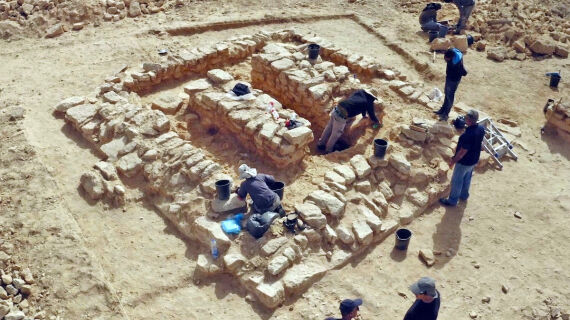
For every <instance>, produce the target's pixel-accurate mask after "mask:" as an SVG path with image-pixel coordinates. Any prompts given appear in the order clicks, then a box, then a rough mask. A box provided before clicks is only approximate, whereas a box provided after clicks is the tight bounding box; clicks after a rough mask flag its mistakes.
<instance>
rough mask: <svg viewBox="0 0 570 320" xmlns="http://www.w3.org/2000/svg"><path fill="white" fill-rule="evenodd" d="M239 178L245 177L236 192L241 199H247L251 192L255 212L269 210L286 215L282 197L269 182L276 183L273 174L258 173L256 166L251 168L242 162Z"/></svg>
mask: <svg viewBox="0 0 570 320" xmlns="http://www.w3.org/2000/svg"><path fill="white" fill-rule="evenodd" d="M238 172H239V178H240V179H245V180H244V181H243V182H242V183H241V185H240V186H239V188H238V189H237V191H236V193H237V195H238V198H239V199H240V200H242V201H243V200H245V197H247V195H248V194H249V196H250V197H251V200H253V205H252V209H253V212H254V213H265V212H268V211H271V212H277V213H279V215H281V216H284V215H285V211H284V210H283V207H282V206H281V199H279V196H278V195H277V193H275V192H274V191H273V190H271V189H270V188H269V186H268V184H274V183H275V182H276V181H275V178H273V176H270V175H267V174H262V173H257V170H256V169H255V168H250V167H249V166H248V165H247V164H245V163H244V164H242V165H241V166H239V168H238Z"/></svg>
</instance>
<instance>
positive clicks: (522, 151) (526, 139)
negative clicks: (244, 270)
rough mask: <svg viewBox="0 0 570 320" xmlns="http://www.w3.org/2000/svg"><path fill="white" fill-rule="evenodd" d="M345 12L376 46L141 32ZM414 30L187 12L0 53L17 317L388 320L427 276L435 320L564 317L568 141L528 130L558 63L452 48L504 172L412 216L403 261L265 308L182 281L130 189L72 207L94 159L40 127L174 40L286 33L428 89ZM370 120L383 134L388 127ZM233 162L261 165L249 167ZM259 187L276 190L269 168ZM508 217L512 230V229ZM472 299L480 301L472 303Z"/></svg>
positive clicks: (383, 247) (249, 8)
mask: <svg viewBox="0 0 570 320" xmlns="http://www.w3.org/2000/svg"><path fill="white" fill-rule="evenodd" d="M347 11H352V12H355V13H356V14H357V15H358V16H359V17H361V18H362V19H363V20H365V21H368V22H371V23H373V24H374V26H375V28H376V29H375V30H376V31H377V32H379V33H380V34H382V35H383V36H384V37H385V38H384V39H382V38H379V37H376V36H374V35H372V34H370V33H369V32H367V30H365V29H363V28H362V27H361V26H360V25H358V24H356V23H355V22H354V21H352V20H349V19H336V20H320V21H307V22H306V23H296V22H290V23H287V22H285V23H278V24H269V25H251V26H247V27H241V28H233V29H227V30H216V31H207V32H203V33H199V34H194V35H189V36H177V37H176V36H168V35H164V34H156V33H151V32H148V30H150V29H152V30H162V29H163V28H165V27H168V26H170V25H174V24H178V23H182V22H187V21H188V20H190V17H191V20H192V21H193V23H206V22H211V21H216V20H231V19H237V18H239V19H248V18H259V17H264V16H268V15H271V16H276V17H279V16H283V17H291V16H292V17H294V16H297V15H299V14H333V13H346V12H347ZM416 21H417V17H416V16H413V15H410V14H406V13H402V12H399V11H398V10H397V6H396V5H395V4H394V3H393V1H387V0H386V1H366V2H364V1H356V2H354V3H348V2H345V1H325V2H322V3H315V2H312V1H259V2H246V1H227V2H226V1H223V2H222V1H200V2H192V3H191V5H188V6H186V7H182V8H177V9H171V10H167V11H166V13H159V14H157V15H152V16H146V17H144V18H141V19H138V21H134V20H132V19H125V20H122V21H119V22H116V23H103V24H102V25H101V26H99V27H92V26H88V27H87V28H85V29H84V30H82V31H80V32H74V33H72V32H68V33H65V34H63V35H62V36H60V37H58V38H55V39H36V38H28V39H21V40H17V41H11V42H8V41H2V42H0V56H1V57H2V59H1V64H0V122H1V124H0V146H1V149H0V161H1V164H2V165H1V167H0V226H1V227H0V236H1V238H2V249H3V250H5V251H8V252H7V253H8V254H9V255H11V260H12V261H13V263H17V264H19V265H21V266H24V267H29V268H30V269H31V270H32V272H33V273H34V275H35V277H36V278H37V281H38V284H37V287H38V292H41V296H36V297H35V298H31V305H32V308H31V310H36V309H41V310H45V311H46V313H47V315H48V316H58V317H59V318H60V319H198V318H201V319H239V318H251V319H273V318H275V319H322V318H324V317H326V316H330V315H333V314H335V315H337V311H338V302H339V300H340V299H343V298H349V297H350V298H354V297H361V298H363V300H364V305H363V306H362V308H361V314H362V318H363V319H378V318H382V319H399V318H402V317H403V314H404V313H405V311H406V309H407V308H408V307H409V305H411V303H412V301H413V296H412V294H411V293H410V292H409V290H408V289H407V287H408V285H409V284H410V283H412V282H413V281H415V280H416V279H417V278H419V277H421V276H424V275H428V276H432V277H434V278H435V279H436V280H437V282H438V286H439V290H440V292H441V294H442V304H441V309H440V317H439V319H442V320H446V319H468V318H470V313H472V315H474V314H473V313H476V314H477V319H550V318H549V317H546V318H541V317H540V315H541V314H543V313H545V312H550V311H551V309H555V307H559V308H560V309H561V310H562V311H565V312H566V313H568V312H569V311H570V305H569V301H570V300H569V299H568V297H569V296H570V271H569V270H570V269H569V268H568V267H567V265H568V264H569V263H570V253H569V252H570V250H569V249H570V247H569V243H570V232H568V219H569V214H570V146H569V145H568V144H567V143H565V142H563V141H562V140H561V139H559V138H558V137H556V136H554V135H549V134H546V135H541V133H540V128H541V126H542V125H543V123H544V117H543V114H542V106H543V105H544V103H545V102H546V100H547V99H548V98H554V99H558V98H563V97H564V98H566V99H568V98H569V97H570V95H569V94H568V90H569V88H570V85H569V82H568V80H566V79H564V78H563V79H562V82H561V84H560V87H559V90H558V91H553V90H551V89H550V88H549V87H548V86H547V82H548V80H547V79H546V78H545V77H544V73H545V72H548V71H554V70H570V68H569V66H570V60H568V59H565V60H564V59H558V58H552V59H544V60H541V61H532V60H526V61H522V62H521V61H514V60H509V61H506V62H503V63H495V62H492V61H491V60H487V59H486V57H485V53H479V52H476V51H474V50H470V51H469V52H468V54H466V55H465V65H466V68H467V69H468V70H469V75H468V76H467V77H466V78H465V79H464V80H463V81H462V83H461V85H460V87H459V90H458V94H457V96H456V101H458V102H464V103H466V104H468V105H470V106H474V107H476V108H478V109H480V110H483V111H485V112H486V113H488V114H490V115H491V116H493V117H494V118H505V119H510V120H513V121H516V122H517V123H518V124H519V127H520V131H521V135H520V137H518V138H517V139H516V141H517V142H518V144H516V147H515V151H516V152H517V153H518V154H519V159H518V161H513V160H507V161H505V167H504V169H503V170H502V171H499V170H493V169H490V170H486V171H484V172H477V173H476V175H475V176H474V178H473V184H472V192H471V194H472V196H471V197H470V199H469V202H468V203H466V204H462V205H460V206H458V207H457V208H454V209H445V208H442V207H439V206H436V207H433V208H431V209H429V210H428V211H427V212H426V213H425V214H424V215H423V216H422V217H421V218H419V219H417V220H416V221H414V222H413V223H412V224H411V225H410V226H409V228H410V229H411V230H412V231H413V232H414V235H413V238H412V241H411V244H410V247H409V249H408V251H407V255H406V254H402V253H399V252H395V251H393V250H392V247H393V240H392V238H388V239H387V240H386V241H384V242H383V243H381V244H379V245H377V246H376V247H374V249H372V250H370V251H369V252H367V253H366V254H365V255H363V256H362V257H361V258H360V259H357V260H355V261H352V262H351V263H350V264H348V265H347V266H345V267H344V268H342V269H341V270H336V271H333V272H329V273H328V274H327V275H326V276H325V277H324V278H323V279H321V280H320V281H319V282H317V283H316V284H315V285H313V286H312V287H311V288H310V289H309V290H308V291H307V292H306V293H305V294H303V295H302V296H301V297H300V298H299V299H296V300H295V301H288V302H287V303H286V304H285V305H283V306H282V307H280V308H278V309H276V310H274V311H270V310H266V309H264V308H263V307H261V306H260V305H258V304H257V303H254V302H253V303H249V302H247V301H246V299H245V295H246V292H245V291H243V289H240V286H239V285H238V284H237V283H236V282H235V280H233V279H232V278H230V277H229V276H228V277H225V276H220V277H217V278H214V279H209V280H207V281H202V282H200V283H198V284H197V283H195V282H194V281H193V273H194V268H195V258H196V255H197V254H198V253H199V252H201V251H200V250H202V249H201V248H197V247H195V246H194V245H193V243H191V242H189V241H186V240H185V239H184V238H182V237H181V236H180V235H179V234H178V233H177V232H176V231H175V229H174V228H173V227H172V226H170V225H169V224H168V223H167V222H166V220H164V219H162V218H161V217H160V216H159V215H158V214H157V213H156V212H155V211H154V210H153V209H152V208H151V207H150V206H148V205H147V204H146V203H145V201H144V199H143V196H142V194H141V195H138V196H136V195H135V196H134V198H135V199H138V201H132V202H128V203H127V205H126V207H125V208H124V209H112V208H107V207H105V206H104V205H101V204H95V203H89V202H88V201H86V199H85V198H83V196H82V193H81V192H80V190H79V189H78V183H79V177H80V176H81V174H82V173H83V172H85V171H86V170H87V169H89V168H90V166H91V165H92V164H93V163H95V162H96V160H97V156H96V155H95V154H93V153H92V152H91V149H90V148H89V146H88V144H87V143H86V142H85V141H84V140H83V139H82V138H81V137H80V136H79V135H78V134H77V133H76V132H74V131H73V130H72V129H71V128H69V127H68V126H66V125H64V121H63V120H62V119H57V118H55V117H54V116H53V115H52V113H51V111H52V108H53V106H54V105H55V104H56V103H57V102H59V101H60V100H62V99H64V98H67V97H69V96H74V95H86V94H88V93H90V92H92V91H93V90H94V89H95V88H96V87H97V85H98V84H100V83H102V82H103V80H104V78H105V77H106V76H107V75H110V74H113V73H115V72H117V71H118V70H119V69H120V68H121V67H122V66H123V65H125V64H130V65H136V64H139V63H141V62H143V61H145V60H148V57H150V56H152V55H154V54H156V51H157V49H159V48H164V47H166V48H175V47H176V46H177V45H180V44H182V43H183V44H185V45H187V44H192V45H194V46H196V47H201V46H204V45H208V44H211V43H215V42H217V41H219V40H222V39H226V38H229V37H231V36H233V35H239V34H248V33H253V32H256V31H258V30H261V29H269V30H273V29H281V28H285V27H297V28H300V29H303V30H312V31H314V32H315V33H316V34H318V35H319V36H322V37H323V38H327V39H331V40H332V41H334V42H335V43H337V44H338V45H341V46H344V47H345V48H347V49H349V50H351V51H354V52H356V53H360V54H364V55H369V56H371V57H373V58H377V59H379V60H380V61H383V62H384V63H385V64H386V65H388V66H392V65H393V66H395V68H396V69H397V70H400V71H402V72H403V73H405V74H407V75H408V77H409V78H411V79H412V80H423V81H426V82H428V83H429V84H430V86H437V87H440V88H442V87H443V75H444V72H445V65H444V63H443V59H442V57H441V55H440V56H438V57H437V59H436V61H435V63H434V62H432V61H431V54H429V53H428V52H427V50H428V46H427V44H426V39H425V37H423V36H421V35H419V34H418V33H417V29H418V28H417V23H416ZM387 41H388V42H389V41H396V42H397V43H399V45H400V47H402V48H404V49H405V50H406V51H407V52H408V53H409V54H410V56H412V57H415V59H417V60H418V61H420V62H427V63H429V65H430V67H431V68H432V69H433V70H434V73H435V74H436V77H435V78H433V79H432V80H425V79H422V74H420V73H418V72H416V71H415V69H414V67H413V65H411V64H410V60H409V59H407V58H403V57H402V56H401V55H399V54H398V53H396V52H394V51H392V50H390V49H389V48H388V47H387V45H386V43H387ZM562 74H563V77H564V74H568V73H565V72H564V71H563V73H562ZM17 106H19V107H23V108H24V109H25V111H26V112H25V116H24V118H23V119H19V120H18V119H15V120H10V112H11V110H13V108H14V107H17ZM392 107H393V108H395V110H398V111H401V112H404V113H409V114H410V115H411V114H416V113H417V114H420V115H423V116H424V117H430V115H429V112H428V111H427V110H419V111H418V110H407V108H408V107H407V106H406V105H403V104H401V103H400V104H399V105H392ZM387 113H388V115H387V116H386V119H385V121H386V122H390V121H392V122H397V121H399V120H401V119H399V118H396V117H392V116H390V110H387ZM221 158H222V159H223V158H224V157H223V156H222V157H221ZM233 160H234V161H236V162H237V160H239V159H233ZM327 161H328V160H327V159H322V158H318V157H312V158H310V159H308V163H309V164H308V165H309V166H311V167H313V168H318V167H319V165H320V163H321V162H322V163H323V166H326V163H327ZM251 162H253V163H254V164H256V165H257V166H258V167H259V168H260V171H264V169H265V167H264V165H263V164H262V163H256V162H255V161H253V160H252V161H251ZM319 172H320V173H321V174H322V171H319V170H318V169H315V172H308V173H304V174H301V175H300V178H299V179H298V180H299V181H294V182H293V181H290V182H292V183H291V185H290V187H288V189H287V190H286V192H287V194H288V195H290V196H291V197H292V198H295V197H296V195H297V194H303V193H304V191H302V188H303V186H304V185H305V182H307V181H310V180H311V177H312V176H313V175H317V174H319ZM276 175H277V176H278V177H280V178H283V179H285V180H288V179H287V173H286V172H278V173H276ZM131 192H136V191H131ZM517 211H518V212H520V213H521V214H522V219H517V218H515V217H514V213H515V212H517ZM422 248H427V249H433V250H434V251H442V252H446V251H448V250H449V249H453V252H454V254H452V255H451V256H449V257H447V256H446V255H445V254H443V255H441V256H438V257H437V262H436V264H435V265H434V266H433V267H431V268H427V267H426V266H425V265H424V264H423V263H422V262H421V261H420V260H419V259H418V258H417V252H418V250H419V249H422ZM503 285H504V286H506V287H508V292H507V293H504V292H503V291H502V289H501V287H502V286H503ZM485 297H490V302H489V303H483V302H482V301H481V299H482V298H485ZM545 301H546V302H548V303H549V304H550V305H549V304H547V303H545ZM33 313H34V312H30V313H29V314H30V315H33ZM566 317H567V315H566ZM553 319H554V318H553Z"/></svg>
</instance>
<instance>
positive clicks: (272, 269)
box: [267, 256, 291, 276]
mask: <svg viewBox="0 0 570 320" xmlns="http://www.w3.org/2000/svg"><path fill="white" fill-rule="evenodd" d="M290 264H291V262H290V261H289V259H287V257H284V256H277V257H275V258H273V259H271V261H269V263H268V264H267V271H268V272H269V273H270V274H271V275H274V276H275V275H278V274H280V273H281V272H283V270H285V269H287V267H289V265H290Z"/></svg>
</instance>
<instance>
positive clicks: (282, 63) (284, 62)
mask: <svg viewBox="0 0 570 320" xmlns="http://www.w3.org/2000/svg"><path fill="white" fill-rule="evenodd" d="M271 66H272V67H273V68H274V69H276V70H278V71H284V70H287V69H291V68H292V67H294V66H295V62H293V60H291V59H288V58H283V59H280V60H277V61H273V62H272V63H271Z"/></svg>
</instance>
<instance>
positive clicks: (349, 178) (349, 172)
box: [334, 164, 356, 184]
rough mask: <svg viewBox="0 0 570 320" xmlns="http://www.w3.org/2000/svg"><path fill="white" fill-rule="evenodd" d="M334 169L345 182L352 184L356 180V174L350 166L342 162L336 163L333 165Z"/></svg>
mask: <svg viewBox="0 0 570 320" xmlns="http://www.w3.org/2000/svg"><path fill="white" fill-rule="evenodd" d="M334 171H335V172H336V173H338V174H339V175H341V176H342V177H343V178H344V179H345V180H346V184H352V183H353V182H354V180H356V174H355V173H354V170H353V169H352V168H351V167H350V166H347V165H344V164H341V165H337V166H335V167H334Z"/></svg>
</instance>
